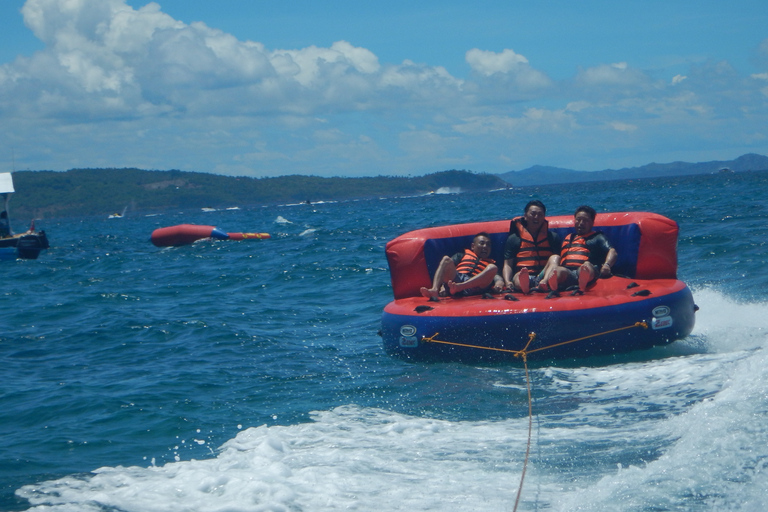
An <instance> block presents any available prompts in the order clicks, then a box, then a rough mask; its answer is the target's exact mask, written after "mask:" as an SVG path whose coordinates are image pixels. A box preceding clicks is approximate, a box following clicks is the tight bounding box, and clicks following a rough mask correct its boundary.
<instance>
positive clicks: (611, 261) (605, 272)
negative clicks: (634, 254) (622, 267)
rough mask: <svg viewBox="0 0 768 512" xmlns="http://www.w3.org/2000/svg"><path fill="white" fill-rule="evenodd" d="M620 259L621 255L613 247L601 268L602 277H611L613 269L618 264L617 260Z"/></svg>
mask: <svg viewBox="0 0 768 512" xmlns="http://www.w3.org/2000/svg"><path fill="white" fill-rule="evenodd" d="M618 257H619V253H617V252H616V249H614V248H613V247H611V248H610V249H608V255H607V256H606V257H605V263H603V265H602V266H601V267H600V277H610V275H611V268H613V266H614V265H615V264H616V260H617V259H618Z"/></svg>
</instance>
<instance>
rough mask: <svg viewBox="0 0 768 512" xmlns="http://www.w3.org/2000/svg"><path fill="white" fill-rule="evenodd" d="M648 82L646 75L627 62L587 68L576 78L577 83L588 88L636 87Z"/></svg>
mask: <svg viewBox="0 0 768 512" xmlns="http://www.w3.org/2000/svg"><path fill="white" fill-rule="evenodd" d="M647 81H648V79H647V77H646V75H645V74H644V73H642V72H641V71H639V70H636V69H633V68H630V67H629V66H628V65H627V63H626V62H618V63H615V64H603V65H601V66H596V67H592V68H587V69H585V70H582V71H580V72H579V74H578V75H577V76H576V82H577V83H579V84H581V85H582V86H587V87H603V86H622V87H626V86H630V87H635V86H641V85H645V84H646V83H647Z"/></svg>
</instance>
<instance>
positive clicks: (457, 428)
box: [17, 289, 768, 512]
mask: <svg viewBox="0 0 768 512" xmlns="http://www.w3.org/2000/svg"><path fill="white" fill-rule="evenodd" d="M695 298H696V302H697V303H698V304H699V306H700V307H701V310H700V311H699V313H697V324H696V328H695V330H694V333H693V335H692V337H691V339H689V340H686V341H684V342H683V343H688V344H691V345H693V346H695V347H696V350H690V351H687V350H682V351H679V352H649V354H650V355H659V354H661V356H660V357H661V358H660V359H647V360H642V361H641V360H637V361H635V360H631V361H628V362H624V363H620V364H611V365H602V366H583V367H575V368H567V367H557V366H553V367H548V368H538V369H534V370H533V371H532V372H531V373H532V384H533V391H534V397H535V400H534V404H533V406H534V413H535V414H536V417H535V419H534V421H535V428H534V435H533V439H532V441H533V445H532V451H531V459H530V463H529V466H528V471H527V476H526V480H525V484H524V486H523V492H522V495H521V504H520V508H519V510H521V511H523V510H554V511H576V510H581V511H636V510H639V511H643V510H729V511H731V510H745V511H746V510H749V511H754V510H765V509H768V499H766V498H765V497H764V489H765V488H766V487H768V462H767V461H768V427H767V426H766V423H765V418H766V415H768V351H766V350H764V349H765V348H766V345H768V341H767V340H766V325H768V315H766V313H768V304H766V303H753V304H739V303H737V302H735V301H732V300H730V299H728V298H727V297H726V296H724V295H722V294H721V293H719V292H716V291H713V290H707V289H704V290H699V291H696V292H695ZM673 345H674V344H673ZM481 371H484V372H487V373H488V374H489V375H491V376H492V377H493V379H497V380H498V382H497V385H496V386H495V387H496V389H498V390H499V392H507V393H510V397H511V399H512V398H514V401H515V402H516V403H519V397H520V396H521V395H522V394H523V393H524V391H525V390H524V389H522V388H520V385H519V382H520V379H519V372H520V370H519V368H488V369H482V370H481ZM513 377H514V378H513ZM527 435H528V419H527V417H525V416H524V415H522V416H521V417H517V418H513V419H503V420H498V421H490V420H489V421H447V420H439V419H434V418H425V417H418V416H412V415H405V414H398V413H394V412H391V411H386V410H381V409H372V408H363V407H357V406H354V405H349V406H345V407H339V408H336V409H333V410H330V411H322V412H316V413H314V414H313V415H312V421H311V422H308V423H302V424H296V425H290V426H271V427H267V426H261V427H255V428H248V429H245V430H243V431H242V432H240V433H238V434H237V436H236V437H234V438H233V439H231V440H229V441H227V442H226V443H224V445H223V446H221V448H220V449H219V450H218V451H217V453H216V455H215V456H212V457H211V458H209V459H206V460H189V461H179V462H172V463H168V464H165V465H164V466H160V467H154V466H153V467H148V468H141V467H108V468H101V469H98V470H96V471H94V472H93V474H90V475H86V476H70V477H66V478H62V479H59V480H55V481H50V482H43V483H40V484H36V485H28V486H25V487H23V488H22V489H20V490H19V491H18V492H17V493H18V495H19V496H21V497H24V498H26V499H28V500H29V501H30V503H31V504H32V505H33V506H34V508H33V510H46V511H49V510H50V511H67V512H69V511H75V510H77V511H96V510H98V511H104V510H124V511H127V512H130V511H142V512H155V511H158V512H160V511H177V510H195V511H222V510H227V511H289V510H311V511H326V510H360V511H365V510H381V511H390V510H435V511H442V510H452V511H480V510H483V511H485V510H511V508H512V505H513V504H514V501H515V498H516V493H517V486H518V484H519V482H520V478H521V474H522V469H523V460H524V455H525V450H526V442H527Z"/></svg>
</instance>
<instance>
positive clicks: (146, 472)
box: [0, 172, 768, 512]
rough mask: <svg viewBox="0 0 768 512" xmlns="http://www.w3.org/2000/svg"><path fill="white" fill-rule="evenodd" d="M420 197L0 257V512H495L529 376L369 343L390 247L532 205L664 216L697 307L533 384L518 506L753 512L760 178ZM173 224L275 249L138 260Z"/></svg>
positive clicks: (68, 241)
mask: <svg viewBox="0 0 768 512" xmlns="http://www.w3.org/2000/svg"><path fill="white" fill-rule="evenodd" d="M437 192H438V193H436V194H431V195H428V196H414V197H400V198H377V199H369V200H360V201H346V202H326V203H319V204H311V205H309V204H296V205H279V206H270V207H251V206H248V205H231V206H232V207H235V206H239V207H240V209H230V210H227V209H222V210H218V211H213V212H203V211H201V210H200V209H195V210H190V211H175V210H172V211H166V212H164V213H162V214H160V215H153V216H148V215H146V212H142V211H141V210H140V209H130V208H129V209H128V211H127V213H126V215H125V217H124V218H120V219H108V218H107V216H108V214H110V213H113V212H104V215H103V216H100V217H89V218H76V219H42V220H38V221H37V228H38V229H45V230H46V232H47V233H48V237H49V239H50V243H51V249H49V250H48V251H45V252H43V253H42V254H41V256H40V258H39V259H38V260H17V261H6V262H2V263H1V264H0V275H2V283H3V285H2V291H1V292H0V364H2V374H1V375H2V380H0V509H2V510H6V511H8V510H13V511H17V510H34V511H46V512H47V511H56V512H63V511H66V512H69V511H77V512H83V511H84V512H91V511H93V512H95V511H102V512H107V511H109V512H134V511H135V512H164V511H169V512H170V511H201V512H203V511H205V512H208V511H210V512H224V511H226V512H239V511H242V512H251V511H274V512H283V511H285V512H288V511H291V512H295V511H307V512H310V511H312V512H314V511H336V510H354V511H373V510H375V511H401V510H408V511H446V510H450V511H500V510H512V509H513V507H514V506H515V501H516V500H517V498H518V488H519V486H520V482H521V478H522V475H523V470H524V465H523V462H524V459H525V454H526V448H527V442H528V425H529V416H528V396H527V388H526V378H525V372H524V368H523V367H522V366H521V365H520V364H509V365H492V366H478V365H464V364H422V363H419V364H416V363H411V362H406V361H402V360H397V359H393V358H391V357H389V356H387V355H386V354H385V353H384V352H383V350H382V346H381V339H380V337H379V336H378V334H377V331H378V329H379V322H380V316H381V311H382V308H383V307H384V305H385V304H386V303H387V302H389V301H390V300H392V292H391V286H390V279H389V271H388V268H387V262H386V259H385V254H384V248H385V244H386V243H387V241H389V240H390V239H392V238H394V237H396V236H398V235H400V234H402V233H404V232H407V231H410V230H413V229H417V228H421V227H426V226H437V225H444V224H454V223H461V222H474V221H483V220H498V219H509V218H511V217H513V216H516V215H519V214H521V213H522V208H523V206H524V204H525V203H526V202H527V201H529V200H530V199H532V198H537V199H541V200H543V201H544V203H545V204H546V205H547V208H548V214H550V215H569V214H572V212H573V211H574V210H575V208H576V207H577V206H579V205H581V204H583V203H586V204H591V205H593V206H594V207H595V208H596V209H597V210H598V211H652V212H657V213H660V214H663V215H666V216H668V217H670V218H672V219H674V220H675V221H677V222H678V223H679V225H680V240H679V261H680V266H679V277H680V278H681V279H683V280H684V281H686V282H687V283H688V284H689V286H690V287H691V289H692V291H693V294H694V299H695V301H696V303H697V305H698V306H699V307H700V310H699V311H698V313H697V319H696V327H695V328H694V331H693V333H692V334H691V336H689V337H688V338H687V339H684V340H680V341H677V342H675V343H673V344H671V345H669V346H666V347H659V348H655V349H652V350H649V351H642V352H636V353H631V354H624V355H621V356H616V357H602V358H595V359H579V360H567V361H556V362H549V363H547V364H539V365H536V366H533V367H532V368H531V369H530V379H531V389H532V396H533V400H532V411H533V428H532V436H531V448H530V460H529V462H528V465H527V467H526V468H525V478H524V480H523V485H522V492H521V493H520V496H519V504H518V510H521V511H522V510H524V511H611V512H614V511H638V512H639V511H643V512H651V511H654V512H657V511H672V510H674V511H678V510H685V511H710V510H718V511H764V510H768V497H767V495H766V493H765V490H766V489H768V352H766V349H768V172H752V173H740V174H716V175H702V176H692V177H682V178H667V179H642V180H632V181H615V182H604V183H589V184H578V185H553V186H543V187H532V188H513V189H510V190H501V191H496V192H486V193H441V192H457V191H437ZM12 204H13V203H12ZM12 204H11V206H12ZM124 206H125V205H122V204H116V205H115V211H121V210H122V208H123V207H124ZM200 206H201V207H202V206H206V205H200ZM11 213H13V211H12V210H11ZM14 221H15V223H14V228H15V230H16V231H20V230H22V229H23V228H25V227H26V221H24V220H22V219H17V218H15V219H14ZM182 223H194V224H209V225H214V226H217V227H219V228H220V229H222V230H224V231H229V232H268V233H270V234H271V235H272V238H271V239H269V240H249V241H241V242H233V241H217V242H213V241H203V242H199V243H196V244H194V245H191V246H186V247H178V248H157V247H155V246H153V245H152V244H151V243H150V242H149V237H150V234H151V233H152V231H153V230H154V229H156V228H158V227H163V226H171V225H175V224H182Z"/></svg>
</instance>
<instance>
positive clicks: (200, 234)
mask: <svg viewBox="0 0 768 512" xmlns="http://www.w3.org/2000/svg"><path fill="white" fill-rule="evenodd" d="M206 238H213V239H214V240H262V239H266V238H270V235H269V233H225V232H224V231H222V230H220V229H219V228H217V227H215V226H201V225H198V224H179V225H177V226H169V227H165V228H158V229H156V230H154V231H153V232H152V236H151V237H150V240H151V241H152V243H153V244H154V245H156V246H157V247H177V246H180V245H189V244H192V243H194V242H196V241H198V240H204V239H206Z"/></svg>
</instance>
